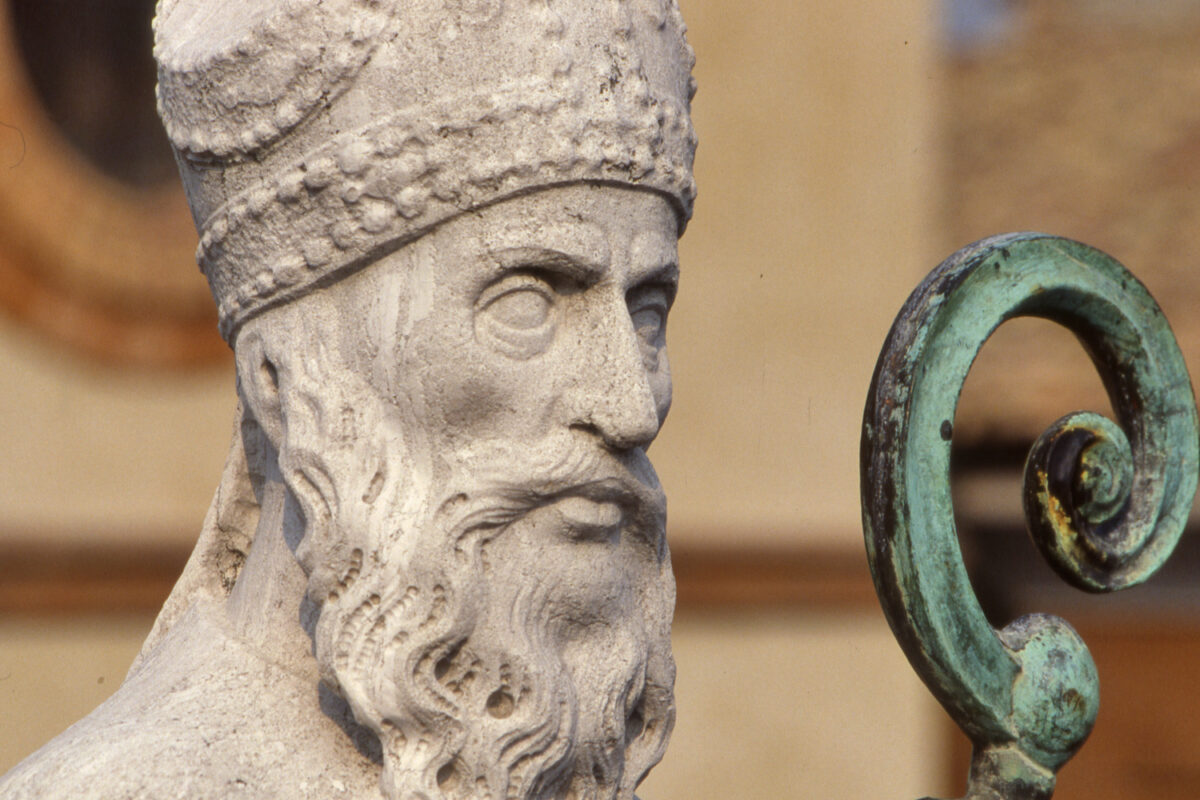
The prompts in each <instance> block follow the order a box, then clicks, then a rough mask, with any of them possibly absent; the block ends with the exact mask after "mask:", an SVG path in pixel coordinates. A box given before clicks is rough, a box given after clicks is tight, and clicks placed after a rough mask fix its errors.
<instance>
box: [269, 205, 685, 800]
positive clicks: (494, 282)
mask: <svg viewBox="0 0 1200 800" xmlns="http://www.w3.org/2000/svg"><path fill="white" fill-rule="evenodd" d="M674 232H675V218H674V214H673V212H672V211H671V209H670V207H669V206H668V204H667V203H666V202H665V201H664V200H663V199H662V198H661V197H659V196H657V195H654V194H651V193H649V192H642V191H637V190H631V189H618V188H614V187H595V186H572V187H563V188H557V189H551V190H545V191H542V192H539V193H537V194H534V195H528V196H524V197H521V198H517V199H514V200H509V201H506V202H503V203H500V204H497V205H495V206H491V207H489V208H486V209H483V210H482V211H480V212H477V213H472V214H469V215H464V216H462V217H459V218H457V219H455V220H454V221H452V222H450V223H448V224H446V225H445V226H443V227H442V228H440V229H438V230H436V231H434V232H432V233H430V234H427V235H426V236H425V237H423V238H422V239H419V240H417V241H416V242H414V243H412V244H410V245H408V246H406V247H405V248H403V249H402V250H400V251H397V252H396V253H394V254H392V255H391V256H388V257H386V258H385V259H383V260H382V261H381V262H380V263H377V264H375V265H373V266H372V267H370V268H368V269H367V270H364V271H363V272H361V273H360V274H359V275H357V276H354V277H353V278H350V279H347V280H346V281H345V284H346V285H345V287H343V288H341V289H339V291H341V292H342V293H343V295H344V296H343V297H342V298H341V302H340V303H339V304H338V307H339V308H343V309H356V312H355V317H354V318H346V319H342V320H340V321H339V322H338V324H337V326H336V330H338V331H341V332H342V333H340V334H339V336H340V337H341V338H340V339H339V340H335V341H333V342H331V343H330V346H329V351H330V353H333V352H335V351H336V353H337V354H339V356H338V357H334V358H329V357H328V355H329V353H327V354H326V356H325V357H322V358H311V359H308V360H307V361H305V362H304V365H303V366H296V367H294V368H291V369H287V370H284V372H283V373H281V375H280V398H281V402H282V405H283V417H284V420H285V426H284V428H285V430H284V436H283V440H282V442H281V444H280V452H279V463H280V467H281V472H282V474H283V476H284V480H285V481H286V482H287V484H288V487H289V489H290V491H291V494H292V496H293V498H294V499H295V500H296V501H298V503H299V506H300V510H301V514H302V516H303V519H304V527H305V531H304V538H303V539H302V541H301V543H300V546H299V548H298V549H297V557H298V558H299V559H300V561H301V564H302V565H303V566H304V567H305V570H306V571H307V572H308V574H309V596H310V598H311V599H312V600H313V601H315V602H316V603H318V604H319V605H320V609H321V611H320V617H319V621H318V624H317V628H316V632H315V650H316V655H317V658H318V660H319V662H320V665H321V669H322V674H323V676H324V678H325V680H326V681H327V682H328V683H330V684H331V685H332V686H333V687H334V688H336V689H337V691H339V692H340V693H341V695H342V696H343V697H344V698H345V699H346V701H347V702H348V704H349V705H350V707H351V709H352V710H353V712H354V714H355V717H356V719H357V720H358V721H359V723H361V724H363V725H366V726H368V727H370V728H371V729H372V730H374V731H375V732H376V733H377V734H378V735H379V738H380V742H381V745H382V752H383V757H384V774H383V788H384V791H385V793H386V794H387V795H388V796H390V797H395V798H400V797H428V798H438V797H446V798H484V797H488V798H507V797H519V798H579V800H583V798H632V796H633V790H634V788H635V787H636V785H637V783H638V782H640V780H641V779H642V778H643V777H644V776H645V774H646V772H648V771H649V769H650V767H651V766H653V765H654V764H655V763H656V762H657V761H658V760H659V758H661V756H662V753H663V751H664V749H665V747H666V741H667V737H668V735H669V732H670V728H671V725H672V721H673V717H674V705H673V698H672V685H673V683H674V665H673V662H672V659H671V655H670V646H669V632H670V617H671V611H672V608H673V604H674V583H673V580H672V578H671V572H670V564H669V558H668V555H667V548H666V543H665V539H664V525H665V501H664V498H663V495H662V492H661V489H660V487H659V484H658V481H657V478H656V477H655V475H654V472H653V469H652V468H651V466H650V464H649V461H648V459H647V457H646V454H645V449H646V447H647V446H648V445H649V443H650V441H651V440H652V439H653V438H654V436H655V434H656V433H657V431H658V428H659V425H660V424H661V422H662V419H663V417H664V416H665V414H666V411H667V408H668V407H669V404H670V374H669V369H668V366H667V361H666V353H665V338H664V337H665V323H666V315H667V310H668V308H669V305H670V303H671V300H672V299H673V296H674V287H675V282H676V275H677V267H676V257H675V237H674ZM324 322H328V320H315V321H314V320H307V321H301V322H300V323H299V324H301V326H303V325H305V324H309V325H313V326H314V327H320V324H321V323H324ZM326 330H328V329H326ZM313 333H318V332H317V331H313ZM318 335H319V334H318ZM322 371H324V373H325V374H320V373H321V372H322Z"/></svg>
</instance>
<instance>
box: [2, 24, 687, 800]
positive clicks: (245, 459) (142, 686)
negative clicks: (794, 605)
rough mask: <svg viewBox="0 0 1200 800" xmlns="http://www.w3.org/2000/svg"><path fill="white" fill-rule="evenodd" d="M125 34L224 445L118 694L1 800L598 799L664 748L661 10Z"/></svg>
mask: <svg viewBox="0 0 1200 800" xmlns="http://www.w3.org/2000/svg"><path fill="white" fill-rule="evenodd" d="M156 25H157V37H158V39H157V41H158V44H157V47H156V55H157V56H158V58H159V64H160V87H159V101H160V111H161V112H162V114H163V117H164V121H165V123H166V127H167V130H168V133H169V134H170V136H171V138H172V142H173V144H174V145H175V148H176V151H177V155H178V158H179V163H180V169H181V173H182V175H183V178H184V183H185V187H186V189H187V191H188V195H189V201H190V203H191V205H192V211H193V214H194V216H195V219H196V221H197V227H198V229H199V231H200V236H201V239H200V249H199V253H198V257H199V260H200V264H201V268H202V269H203V270H204V271H205V274H206V275H207V276H208V278H209V282H210V285H211V287H212V290H213V294H214V297H215V299H216V301H217V304H218V311H219V314H220V317H221V330H222V333H223V335H224V336H225V337H226V339H227V341H229V343H230V345H231V346H232V347H233V349H234V352H235V355H236V361H237V376H238V392H239V397H240V399H241V402H242V411H241V413H240V415H239V416H240V418H239V424H238V426H237V429H236V431H235V436H234V442H233V446H232V447H231V451H230V456H229V461H228V464H227V466H226V470H225V473H224V475H223V476H222V480H221V484H220V487H219V488H218V491H217V496H216V498H215V500H214V502H213V506H212V510H211V511H210V514H209V517H208V519H207V520H206V522H205V526H204V529H203V531H202V533H201V537H200V541H199V543H198V545H197V547H196V550H195V552H194V554H193V556H192V559H191V561H190V562H189V564H188V566H187V568H186V570H185V572H184V575H183V577H182V578H181V579H180V581H179V584H178V585H177V586H176V589H175V590H174V592H173V593H172V595H171V597H170V599H169V600H168V601H167V604H166V606H165V607H164V609H163V612H162V614H161V615H160V617H159V620H158V622H157V623H156V624H155V628H154V630H153V632H152V633H151V635H150V637H149V639H148V640H147V642H146V644H145V646H144V648H143V651H142V653H141V655H140V656H139V659H138V661H137V662H136V663H135V664H134V666H133V668H132V669H131V671H130V673H129V675H128V677H127V678H126V681H125V683H124V684H123V685H122V687H121V688H120V689H119V690H118V691H117V692H116V694H115V695H114V696H113V697H112V698H111V699H110V700H108V701H107V702H106V703H104V704H103V705H102V706H101V707H100V708H98V709H97V710H96V711H95V712H94V713H93V714H92V715H90V716H89V717H87V718H86V719H84V720H83V721H81V722H79V723H78V724H76V725H75V726H73V727H72V728H70V729H69V730H68V731H67V732H65V733H64V734H62V735H61V736H60V737H58V738H57V739H55V740H54V741H52V742H51V743H50V744H49V745H47V746H46V747H45V748H43V749H42V750H41V751H39V752H38V753H37V754H35V755H34V756H32V757H31V758H30V759H28V760H27V761H25V762H24V763H22V764H21V765H19V766H18V767H17V768H16V769H14V770H13V771H12V772H11V773H9V775H8V776H6V777H5V778H4V779H3V780H0V794H3V796H4V797H14V798H17V797H58V796H61V797H68V796H70V797H96V798H111V797H155V798H157V797H176V796H178V797H189V798H193V797H214V798H215V797H230V796H246V797H287V798H304V797H312V798H318V797H319V798H326V797H342V796H345V797H377V796H382V797H389V798H401V797H403V798H440V797H446V798H483V797H490V798H500V797H526V798H567V797H571V798H632V797H633V791H634V788H635V787H636V785H637V784H638V782H640V780H641V779H642V777H644V775H645V774H646V772H647V771H648V770H649V769H650V768H651V767H652V766H653V765H654V764H655V763H656V762H657V761H658V759H659V758H660V757H661V756H662V753H663V750H664V749H665V747H666V742H667V738H668V736H669V733H670V729H671V725H672V721H673V718H674V702H673V693H672V687H673V683H674V664H673V661H672V658H671V654H670V644H669V632H670V620H671V612H672V607H673V604H674V583H673V579H672V577H671V569H670V559H669V555H668V550H667V545H666V541H665V539H664V525H665V499H664V497H663V493H662V490H661V488H660V486H659V483H658V480H657V478H656V476H655V474H654V470H653V468H652V467H651V466H650V463H649V461H648V459H647V457H646V448H647V447H648V446H649V444H650V442H651V441H652V440H653V439H654V437H655V435H656V434H657V432H658V429H659V427H660V425H661V424H662V421H663V419H664V417H665V416H666V413H667V410H668V408H669V406H670V401H671V380H670V370H669V367H668V363H667V357H666V351H665V326H666V319H667V313H668V310H669V308H670V305H671V303H672V301H673V299H674V294H675V286H676V283H677V280H678V258H677V255H676V239H677V238H678V236H679V234H680V233H681V232H682V230H683V227H684V225H685V224H686V221H687V218H688V216H689V215H690V211H691V205H692V200H693V197H694V185H693V182H692V177H691V160H692V154H693V151H694V147H695V138H694V135H693V134H692V131H691V126H690V122H689V120H688V106H689V102H690V98H691V94H692V91H693V87H692V82H691V79H690V69H691V62H692V56H691V50H690V48H689V47H688V46H687V44H686V42H685V41H684V38H683V25H682V22H681V20H680V18H679V14H678V10H677V8H676V7H675V3H674V0H589V2H581V3H572V4H570V5H567V4H560V3H525V2H512V1H511V0H510V1H509V2H504V1H503V0H473V1H471V2H467V0H420V1H419V2H410V3H405V4H403V6H401V5H400V4H398V3H388V2H381V3H377V2H367V0H339V2H325V3H317V2H268V0H260V1H259V2H246V1H245V0H240V1H239V2H236V3H235V2H228V3H213V2H199V0H162V2H161V3H160V6H159V14H158V19H157V23H156Z"/></svg>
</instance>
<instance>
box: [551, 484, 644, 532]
mask: <svg viewBox="0 0 1200 800" xmlns="http://www.w3.org/2000/svg"><path fill="white" fill-rule="evenodd" d="M637 502H638V493H637V492H636V491H634V490H632V489H631V487H630V486H629V485H628V483H627V482H626V481H622V480H619V479H615V478H603V479H601V480H597V481H593V482H589V483H584V484H580V485H579V486H573V487H571V488H570V489H568V490H567V491H565V492H563V493H561V494H560V495H558V496H557V497H556V498H555V499H554V500H552V501H551V503H550V508H551V509H553V510H554V511H555V512H557V514H558V515H559V516H560V517H561V518H562V523H563V526H564V527H565V528H566V532H567V533H568V534H569V535H571V536H572V537H574V538H578V539H608V538H610V537H612V536H614V535H615V534H617V533H618V532H619V531H620V529H621V526H622V524H623V523H624V522H625V512H626V508H627V507H629V506H631V505H633V504H636V503H637Z"/></svg>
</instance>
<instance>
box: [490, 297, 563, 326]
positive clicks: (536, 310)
mask: <svg viewBox="0 0 1200 800" xmlns="http://www.w3.org/2000/svg"><path fill="white" fill-rule="evenodd" d="M486 310H487V311H488V313H489V314H491V315H492V317H493V319H495V320H496V321H497V322H502V323H504V324H505V325H508V326H509V327H512V328H517V329H519V330H529V329H531V328H536V327H538V326H539V325H544V324H545V322H546V320H547V318H549V316H550V298H548V297H547V296H546V294H545V293H544V292H542V291H539V290H537V289H533V288H529V287H525V288H519V289H513V290H512V291H509V292H505V293H504V294H502V295H500V296H499V297H497V298H496V299H494V300H492V301H491V302H490V303H488V305H487V307H486Z"/></svg>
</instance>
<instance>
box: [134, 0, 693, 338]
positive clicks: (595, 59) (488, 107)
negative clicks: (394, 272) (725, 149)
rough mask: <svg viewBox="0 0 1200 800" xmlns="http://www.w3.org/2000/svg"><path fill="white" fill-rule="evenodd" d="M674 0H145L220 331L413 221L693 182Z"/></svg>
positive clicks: (404, 231)
mask: <svg viewBox="0 0 1200 800" xmlns="http://www.w3.org/2000/svg"><path fill="white" fill-rule="evenodd" d="M684 30H685V29H684V26H683V23H682V21H681V19H680V17H679V12H678V8H677V7H676V4H675V2H674V0H572V2H556V1H555V0H406V1H405V2H399V0H393V2H387V0H323V2H317V0H237V1H236V2H220V0H217V1H214V0H162V2H160V5H159V13H158V17H157V19H156V47H155V54H156V57H157V59H158V61H159V91H158V95H159V108H160V112H161V115H162V117H163V120H164V124H165V126H166V128H167V131H168V134H169V136H170V138H171V141H172V143H173V145H174V146H175V148H176V151H177V152H178V154H179V155H180V164H181V172H182V174H183V178H184V185H185V188H186V190H187V192H188V198H189V203H190V204H191V206H192V211H193V215H194V217H195V219H196V223H197V227H198V228H199V229H200V232H201V241H200V248H199V251H198V259H199V261H200V264H201V268H202V269H203V270H204V271H205V274H206V275H207V276H208V278H209V281H210V285H211V286H212V289H213V294H214V296H215V298H216V300H217V303H218V310H219V313H220V316H221V322H222V332H223V334H224V335H225V336H226V338H227V339H231V338H232V335H233V333H234V331H235V329H236V327H237V326H238V325H239V324H240V322H241V321H242V320H244V319H245V318H247V317H248V316H249V315H251V314H253V313H255V312H256V311H257V310H261V309H262V308H265V307H268V306H269V305H270V304H272V303H275V302H281V301H283V300H286V299H287V298H288V297H290V296H295V295H296V294H299V293H302V292H303V291H305V290H306V287H309V286H311V285H313V284H314V283H315V282H316V281H318V280H320V279H323V278H325V277H326V276H328V275H329V274H330V273H332V272H333V271H336V270H340V269H344V268H346V267H348V266H352V265H353V264H355V263H360V262H362V261H363V260H364V259H366V258H369V257H372V256H374V255H378V253H379V252H380V250H381V248H382V249H386V248H387V247H394V246H398V244H400V243H403V241H405V240H407V239H411V238H412V237H413V236H416V235H420V233H421V232H423V231H424V230H427V229H428V227H429V226H430V225H433V224H436V223H437V222H439V221H441V220H444V219H447V218H449V217H450V216H453V215H454V214H456V213H461V212H462V211H463V210H467V209H470V208H475V207H479V206H481V205H484V204H487V203H489V202H494V201H496V200H499V199H503V198H504V197H506V196H511V195H513V194H516V193H520V192H523V191H528V190H530V189H533V188H537V187H542V186H551V185H557V184H562V183H570V182H577V181H610V182H614V183H621V184H627V185H634V186H639V187H641V188H646V189H651V190H655V191H658V192H661V193H662V194H664V195H666V196H667V197H668V199H670V200H671V201H672V203H673V204H674V206H675V208H676V211H677V214H678V217H679V220H680V225H681V228H682V224H683V223H684V222H686V219H687V218H688V216H689V215H690V213H691V204H692V201H693V197H694V193H695V188H694V184H693V182H692V175H691V161H692V155H693V152H694V148H695V137H694V134H693V132H692V129H691V124H690V119H689V102H690V98H691V93H692V91H693V84H692V82H691V75H690V72H691V66H692V62H693V60H694V59H693V55H692V51H691V49H690V48H689V47H688V45H687V43H686V40H685V38H684Z"/></svg>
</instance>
